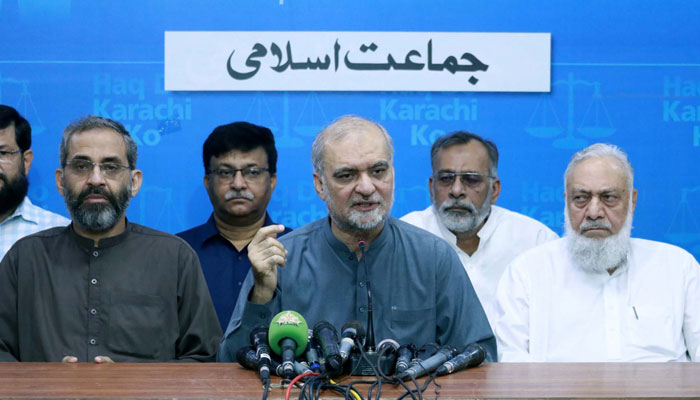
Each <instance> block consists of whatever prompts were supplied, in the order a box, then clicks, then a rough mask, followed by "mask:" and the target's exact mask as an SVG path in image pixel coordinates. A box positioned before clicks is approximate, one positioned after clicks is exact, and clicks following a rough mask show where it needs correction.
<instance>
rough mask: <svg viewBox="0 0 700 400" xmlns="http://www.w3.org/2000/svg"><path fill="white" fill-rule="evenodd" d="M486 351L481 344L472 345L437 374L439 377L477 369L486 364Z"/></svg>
mask: <svg viewBox="0 0 700 400" xmlns="http://www.w3.org/2000/svg"><path fill="white" fill-rule="evenodd" d="M485 358H486V350H485V349H484V348H483V347H482V346H481V345H480V344H479V343H472V344H470V345H468V346H467V348H466V349H464V351H463V352H461V353H460V354H458V355H457V356H455V357H454V358H452V359H450V360H448V361H446V362H445V363H444V364H442V365H441V366H440V367H439V368H438V369H437V370H436V371H435V373H436V374H437V376H443V375H447V374H451V373H453V372H457V371H461V370H463V369H467V368H471V367H476V366H477V365H479V364H481V363H482V362H484V359H485Z"/></svg>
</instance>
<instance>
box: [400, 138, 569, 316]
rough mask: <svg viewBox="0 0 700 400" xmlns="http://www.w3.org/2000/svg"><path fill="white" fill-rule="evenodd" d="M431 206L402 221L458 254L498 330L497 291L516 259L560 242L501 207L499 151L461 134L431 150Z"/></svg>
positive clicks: (532, 221) (539, 226)
mask: <svg viewBox="0 0 700 400" xmlns="http://www.w3.org/2000/svg"><path fill="white" fill-rule="evenodd" d="M430 163H431V165H432V170H433V172H432V176H431V177H430V178H429V179H428V188H429V190H430V200H431V202H432V203H433V205H432V206H430V207H428V208H426V209H425V210H423V211H414V212H412V213H409V214H407V215H404V216H403V217H401V219H402V220H403V221H406V222H408V223H410V224H413V225H415V226H417V227H419V228H423V229H425V230H426V231H428V232H430V233H432V234H434V235H437V236H439V237H441V238H443V239H444V240H445V241H446V242H447V243H449V244H450V247H452V249H453V250H454V251H455V252H457V255H458V256H459V259H460V261H461V262H462V265H463V266H464V269H465V270H466V271H467V274H468V275H469V279H470V280H471V282H472V284H473V285H474V290H475V291H476V294H477V295H478V296H479V300H481V305H482V306H483V307H484V311H485V312H486V316H488V318H489V322H490V323H491V324H492V325H493V323H494V322H495V315H496V287H497V286H498V280H499V279H500V278H501V275H502V274H503V270H504V269H505V268H506V266H507V265H508V264H509V263H510V262H511V261H512V260H513V258H515V257H516V256H517V255H519V254H520V253H522V252H523V251H525V250H528V249H531V248H533V247H535V246H537V245H539V244H542V243H545V242H548V241H550V240H554V239H557V238H558V236H557V234H556V233H554V232H552V230H551V229H549V228H547V226H546V225H544V224H543V223H541V222H539V221H537V220H535V219H532V218H530V217H527V216H525V215H522V214H518V213H516V212H513V211H509V210H506V209H505V208H502V207H498V206H496V205H494V204H496V201H497V200H498V196H499V194H500V193H501V180H500V179H499V178H498V148H497V147H496V144H495V143H493V142H492V141H490V140H487V139H484V138H482V137H481V136H479V135H475V134H473V133H469V132H464V131H459V132H454V133H451V134H449V135H446V136H442V137H440V138H438V139H437V140H436V141H435V143H433V146H432V148H431V150H430Z"/></svg>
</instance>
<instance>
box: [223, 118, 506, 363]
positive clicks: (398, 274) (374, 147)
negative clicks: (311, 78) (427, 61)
mask: <svg viewBox="0 0 700 400" xmlns="http://www.w3.org/2000/svg"><path fill="white" fill-rule="evenodd" d="M393 156H394V147H393V143H392V140H391V137H390V136H389V134H388V133H387V132H386V130H385V129H384V128H383V127H382V126H381V125H379V124H377V123H375V122H372V121H369V120H366V119H364V118H360V117H356V116H345V117H341V118H339V119H338V120H336V121H335V122H333V123H332V124H331V125H329V126H328V127H326V128H325V129H324V130H323V131H322V132H321V133H319V134H318V136H317V137H316V139H315V140H314V144H313V146H312V149H311V158H312V162H313V166H314V174H313V179H314V187H315V189H316V192H317V194H318V195H319V197H320V198H321V199H322V200H324V201H325V202H326V206H327V208H328V214H329V216H328V217H326V218H322V219H320V220H318V221H315V222H312V223H310V224H308V225H306V226H303V227H301V228H299V229H296V230H294V231H292V232H291V233H288V234H286V235H285V236H284V237H282V238H280V239H279V240H277V239H276V236H277V235H279V234H280V233H282V228H283V227H282V226H280V225H270V226H265V227H262V228H260V230H259V231H258V232H257V233H256V234H255V236H254V237H253V240H252V241H251V242H250V244H249V245H248V257H249V258H250V263H251V265H252V268H251V272H250V273H249V274H248V276H247V277H246V281H245V282H244V284H243V287H242V288H241V294H240V295H239V297H238V303H237V304H236V308H235V310H234V312H233V316H232V318H231V322H230V323H229V326H228V329H227V331H226V334H225V335H224V340H223V341H222V343H221V346H220V347H219V352H218V354H217V360H219V361H227V362H230V361H233V360H235V355H236V351H238V349H240V348H241V347H242V346H246V345H249V344H250V339H249V335H250V332H251V330H252V329H253V328H254V327H256V326H257V325H259V324H261V323H262V324H269V321H270V318H271V317H272V316H273V315H275V314H276V313H277V312H279V311H282V310H295V311H297V312H299V313H301V314H302V315H303V316H304V317H305V318H306V322H307V323H308V325H309V326H313V325H314V324H316V323H317V322H320V321H328V322H329V323H330V324H332V325H334V326H335V327H336V329H340V328H341V327H342V326H343V325H344V324H345V323H346V322H348V321H352V320H356V321H361V322H362V323H363V324H364V323H365V321H368V314H369V312H368V309H369V304H368V303H369V302H368V297H369V295H370V293H371V296H372V298H373V316H374V318H373V320H372V321H373V325H374V328H375V334H376V341H377V342H379V341H381V340H383V339H394V340H395V341H397V342H398V343H400V344H409V343H411V344H414V345H416V346H418V347H420V346H423V345H425V344H427V343H431V342H438V343H441V344H443V345H446V344H450V345H453V346H456V347H458V348H459V349H460V350H461V349H463V348H464V347H465V346H467V345H468V344H470V343H474V342H478V343H480V344H481V345H482V346H484V348H485V349H486V350H487V352H488V359H489V360H492V361H493V360H495V356H496V340H495V338H494V337H493V334H492V331H491V328H490V327H489V324H488V321H487V319H486V315H485V314H484V311H483V309H482V308H481V304H480V303H479V299H478V298H477V296H476V294H475V293H474V290H473V289H472V285H471V283H470V282H469V278H468V277H467V274H466V273H465V272H464V269H463V268H462V266H461V265H460V263H459V260H458V259H457V255H456V254H455V253H454V252H453V251H451V250H450V248H449V246H448V245H447V243H445V242H444V241H443V240H442V239H440V238H438V237H436V236H434V235H431V234H429V233H427V232H425V231H424V230H422V229H418V228H416V227H414V226H412V225H410V224H407V223H405V222H403V221H400V220H397V219H395V218H392V217H390V216H389V211H390V210H391V206H392V204H393V200H394V167H393ZM367 325H369V324H366V325H365V326H367Z"/></svg>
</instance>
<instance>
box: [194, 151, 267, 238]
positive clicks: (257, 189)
mask: <svg viewBox="0 0 700 400" xmlns="http://www.w3.org/2000/svg"><path fill="white" fill-rule="evenodd" d="M246 167H258V168H264V169H267V168H268V164H267V154H266V153H265V150H264V149H263V148H262V147H258V148H256V149H253V150H251V151H241V150H231V151H229V152H227V153H225V154H222V155H221V156H219V157H212V158H211V160H210V163H209V169H210V171H216V170H219V169H221V170H225V169H229V170H230V169H242V168H246ZM261 172H262V173H261V175H260V176H259V177H258V178H254V179H251V178H248V179H246V178H244V177H243V173H242V172H241V171H238V172H235V173H234V175H233V179H225V178H221V177H219V176H218V175H217V174H216V173H209V174H207V175H205V176H204V186H205V187H206V189H207V193H208V194H209V200H210V201H211V204H212V206H213V207H214V213H215V214H216V216H217V217H218V218H219V219H221V220H223V221H224V222H226V223H228V224H231V225H234V226H247V225H251V224H253V223H255V222H257V221H259V220H260V219H261V218H263V217H264V215H265V210H266V209H267V204H268V203H269V202H270V197H271V196H272V192H273V191H274V190H275V186H276V185H277V176H276V175H270V173H269V172H268V171H261Z"/></svg>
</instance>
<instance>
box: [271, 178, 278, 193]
mask: <svg viewBox="0 0 700 400" xmlns="http://www.w3.org/2000/svg"><path fill="white" fill-rule="evenodd" d="M276 186H277V174H274V175H270V191H271V192H273V191H274V190H275V187H276Z"/></svg>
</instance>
